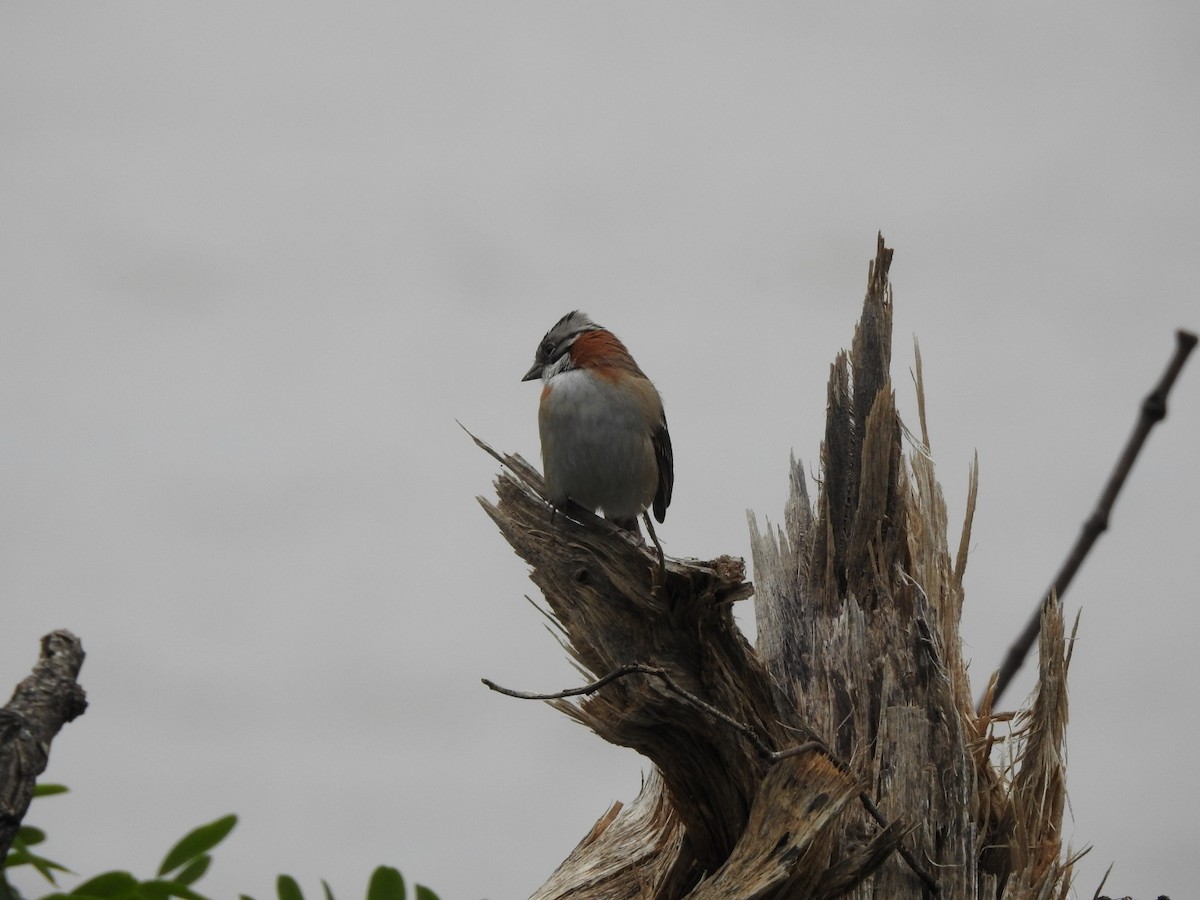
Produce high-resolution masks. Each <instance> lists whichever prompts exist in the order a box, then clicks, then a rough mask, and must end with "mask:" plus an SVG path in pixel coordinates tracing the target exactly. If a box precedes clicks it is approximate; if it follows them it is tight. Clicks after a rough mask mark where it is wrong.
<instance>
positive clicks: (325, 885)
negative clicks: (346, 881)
mask: <svg viewBox="0 0 1200 900" xmlns="http://www.w3.org/2000/svg"><path fill="white" fill-rule="evenodd" d="M321 887H323V888H325V900H333V891H331V890H330V889H329V882H328V881H326V880H325V879H324V878H322V879H321Z"/></svg>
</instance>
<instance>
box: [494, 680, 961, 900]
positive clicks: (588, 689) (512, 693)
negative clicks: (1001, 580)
mask: <svg viewBox="0 0 1200 900" xmlns="http://www.w3.org/2000/svg"><path fill="white" fill-rule="evenodd" d="M634 674H642V675H653V676H655V677H656V678H659V679H661V680H662V682H663V684H665V685H666V686H667V688H668V689H669V690H670V691H672V692H673V693H675V694H677V695H678V696H679V697H681V698H682V699H683V700H684V701H686V702H687V703H688V704H689V705H691V706H693V707H695V708H696V709H699V710H701V711H702V712H705V713H707V714H708V715H710V716H713V717H714V718H716V719H719V720H720V721H722V722H724V723H725V724H726V725H728V726H730V727H731V728H733V729H735V730H737V731H738V732H740V733H741V734H742V735H743V736H745V738H746V739H747V740H748V741H750V743H751V744H753V745H754V748H755V749H756V750H757V751H758V752H759V754H760V755H761V756H762V757H763V758H764V759H766V760H767V761H769V762H770V763H771V764H772V765H774V764H775V763H777V762H780V761H782V760H785V759H791V758H793V757H796V756H802V755H804V754H805V753H820V754H822V755H823V756H825V757H826V758H827V759H828V760H829V761H830V762H831V763H832V764H833V765H834V766H835V767H837V769H838V770H839V771H841V772H843V773H845V774H847V775H850V776H851V777H853V776H854V773H853V772H852V771H851V769H850V767H849V766H848V765H847V764H846V763H844V762H842V760H840V759H839V758H838V757H837V756H836V755H835V754H834V753H833V751H832V750H830V749H829V748H828V747H827V746H826V745H825V743H824V742H823V741H817V740H810V741H805V742H804V743H803V744H797V745H796V746H794V747H788V748H786V749H783V750H772V749H771V747H770V745H768V744H767V743H766V742H765V741H764V740H763V739H762V738H760V737H759V736H758V733H757V732H756V731H755V730H754V728H753V727H751V726H750V725H748V724H746V723H745V722H739V721H738V720H737V719H735V718H733V717H732V716H730V715H729V714H728V713H724V712H722V711H721V710H719V709H717V708H716V707H715V706H713V705H712V704H711V703H707V702H705V701H704V700H701V699H700V698H699V697H697V696H696V695H695V694H693V693H692V692H691V691H688V690H685V689H684V688H682V687H680V686H679V685H678V684H676V683H675V680H674V679H673V678H671V676H670V675H668V674H667V673H666V671H665V670H664V669H660V668H658V667H657V666H648V665H646V664H645V663H629V664H628V665H624V666H621V667H619V668H617V669H613V670H612V671H611V672H609V673H608V674H607V675H605V676H604V677H603V678H598V679H597V680H595V681H593V682H590V683H588V684H585V685H583V686H582V687H577V688H567V689H566V690H562V691H555V692H554V693H552V694H535V693H531V692H529V691H516V690H513V689H512V688H506V687H501V686H500V685H498V684H496V683H495V682H494V681H491V680H489V679H487V678H483V679H481V680H482V681H483V683H484V684H485V685H487V686H488V687H489V688H491V689H492V690H493V691H496V692H497V693H501V694H505V695H506V696H509V697H516V698H517V699H519V700H564V699H566V698H567V697H578V696H580V695H583V694H594V693H595V692H596V691H598V690H600V689H601V688H603V687H605V686H606V685H609V684H612V683H613V682H614V681H617V680H618V679H621V678H624V677H625V676H626V675H634ZM858 799H859V801H860V802H861V803H862V805H863V808H864V809H866V811H867V813H868V814H869V815H870V816H871V818H872V819H874V820H875V821H876V823H877V824H878V825H879V827H880V828H884V829H886V828H888V827H889V826H888V820H887V818H886V817H885V816H884V815H883V813H881V812H880V811H879V807H878V806H876V805H875V802H874V801H873V800H872V799H871V798H870V796H869V795H868V794H867V792H866V791H859V793H858ZM896 850H897V852H898V853H899V854H900V857H901V858H902V859H903V860H904V862H905V863H907V864H908V867H909V868H910V869H912V870H913V872H914V873H915V874H916V876H917V877H918V878H920V879H921V881H922V882H924V884H925V886H926V887H927V888H928V889H929V890H930V892H932V893H934V894H937V893H940V892H941V885H939V884H938V882H937V879H935V878H934V877H933V876H932V875H930V874H929V873H928V872H926V871H925V870H924V869H922V868H921V865H920V863H919V862H918V861H917V858H916V857H915V856H914V855H913V854H912V852H911V851H909V850H908V848H906V847H905V846H904V845H903V844H897V845H896Z"/></svg>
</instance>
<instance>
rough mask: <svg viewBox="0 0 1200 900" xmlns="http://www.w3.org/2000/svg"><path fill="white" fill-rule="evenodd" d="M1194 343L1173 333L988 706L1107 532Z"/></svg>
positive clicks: (1008, 657) (1014, 646) (1009, 679)
mask: <svg viewBox="0 0 1200 900" xmlns="http://www.w3.org/2000/svg"><path fill="white" fill-rule="evenodd" d="M1196 340H1197V339H1196V335H1194V334H1192V333H1191V332H1187V331H1183V330H1180V331H1177V332H1175V352H1174V354H1173V355H1172V356H1171V361H1170V362H1169V363H1168V364H1167V369H1166V371H1165V372H1163V375H1162V378H1161V379H1159V382H1158V384H1157V385H1155V387H1154V390H1152V391H1151V392H1150V393H1149V394H1147V395H1146V398H1145V399H1144V400H1143V401H1142V405H1141V409H1140V412H1139V414H1138V419H1137V422H1136V423H1135V424H1134V426H1133V433H1132V434H1131V435H1130V436H1129V441H1128V442H1127V443H1126V444H1125V449H1124V451H1123V452H1122V453H1121V457H1120V459H1118V460H1117V464H1116V467H1115V468H1114V469H1113V472H1112V475H1111V476H1109V479H1108V484H1106V485H1105V487H1104V492H1103V493H1102V494H1101V495H1100V500H1099V502H1097V504H1096V508H1095V510H1094V511H1093V512H1092V515H1091V517H1090V518H1089V519H1088V520H1087V521H1086V522H1084V523H1083V530H1082V531H1081V532H1080V534H1079V538H1078V540H1076V541H1075V546H1074V547H1072V548H1071V552H1070V553H1069V554H1068V555H1067V558H1066V560H1065V561H1064V562H1063V564H1062V568H1061V569H1059V571H1058V574H1057V575H1056V576H1055V577H1054V582H1053V584H1051V585H1050V588H1049V589H1048V590H1047V591H1046V593H1045V594H1044V595H1043V597H1042V599H1041V601H1040V602H1039V603H1038V605H1037V608H1036V609H1035V610H1034V611H1033V615H1032V616H1031V617H1030V619H1029V622H1028V623H1027V624H1026V625H1025V629H1024V630H1023V631H1022V632H1021V634H1020V635H1019V636H1018V637H1017V639H1016V640H1015V641H1013V643H1012V646H1011V647H1009V648H1008V653H1007V654H1005V657H1004V662H1003V664H1002V665H1001V666H1000V670H999V672H998V673H997V675H996V686H995V688H994V689H993V691H992V696H991V702H992V703H993V704H994V703H995V702H996V701H997V700H999V699H1000V695H1001V694H1003V693H1004V690H1005V688H1007V687H1008V685H1009V684H1010V683H1011V682H1012V680H1013V676H1015V675H1016V674H1017V671H1018V670H1019V669H1020V668H1021V665H1022V664H1023V663H1024V662H1025V657H1026V656H1028V655H1029V651H1030V650H1031V649H1032V648H1033V643H1034V641H1036V640H1037V636H1038V627H1039V624H1040V622H1041V616H1042V608H1043V607H1044V605H1045V604H1046V603H1047V602H1048V599H1049V597H1050V596H1051V595H1056V596H1058V597H1059V598H1060V599H1061V598H1062V596H1063V595H1064V594H1065V593H1066V592H1067V588H1068V587H1069V586H1070V584H1071V581H1072V580H1073V579H1074V578H1075V573H1076V572H1078V571H1079V567H1080V566H1082V565H1083V561H1084V559H1085V558H1086V557H1087V555H1088V552H1089V551H1090V550H1091V549H1092V546H1093V545H1094V544H1095V543H1096V540H1097V538H1099V537H1100V535H1102V534H1103V533H1104V532H1105V531H1106V530H1107V529H1108V522H1109V518H1110V517H1111V516H1112V511H1113V505H1114V504H1115V503H1116V501H1117V495H1118V494H1119V493H1120V492H1121V488H1122V487H1124V485H1125V480H1126V479H1127V478H1128V477H1129V473H1130V472H1131V471H1132V470H1133V464H1134V462H1136V461H1137V458H1138V454H1139V453H1141V451H1142V446H1143V445H1144V444H1145V443H1146V438H1147V437H1148V436H1149V434H1150V430H1151V429H1152V428H1153V427H1154V426H1155V425H1157V424H1158V423H1159V422H1161V421H1162V420H1163V419H1165V418H1166V417H1167V395H1168V394H1170V392H1171V388H1172V387H1174V385H1175V380H1176V379H1177V378H1178V377H1179V373H1180V371H1182V369H1183V365H1184V363H1186V362H1187V358H1188V355H1189V354H1190V353H1191V352H1192V350H1193V349H1194V348H1195V346H1196Z"/></svg>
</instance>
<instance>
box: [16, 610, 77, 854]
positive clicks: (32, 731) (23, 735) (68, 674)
mask: <svg viewBox="0 0 1200 900" xmlns="http://www.w3.org/2000/svg"><path fill="white" fill-rule="evenodd" d="M82 666H83V645H82V644H81V643H80V642H79V639H78V638H77V637H75V635H73V634H71V632H69V631H61V630H60V631H52V632H50V634H48V635H46V636H45V637H44V638H42V652H41V658H40V659H39V660H38V663H37V665H35V666H34V667H33V671H32V672H31V673H30V674H29V676H28V677H27V678H26V679H25V680H24V681H22V682H21V683H20V684H19V685H17V689H16V690H15V691H14V692H13V696H12V699H11V700H10V701H9V702H8V705H7V706H6V707H4V709H2V710H0V859H3V858H5V857H6V856H7V855H8V850H9V848H10V847H11V846H12V841H13V838H14V837H15V836H16V833H17V829H18V828H20V826H21V820H22V819H24V818H25V813H26V811H27V810H28V809H29V801H30V800H32V799H33V788H34V785H35V783H36V781H37V777H38V776H39V775H41V774H42V772H44V771H45V770H46V762H47V761H48V759H49V756H50V742H51V741H52V740H53V739H54V737H55V736H56V735H57V734H58V732H59V730H60V729H61V728H62V727H63V725H65V724H66V723H67V722H70V721H71V720H72V719H75V718H76V717H78V716H81V715H83V712H84V710H86V709H87V699H86V695H85V694H84V692H83V688H82V687H80V685H79V682H78V681H76V678H78V676H79V670H80V668H81V667H82Z"/></svg>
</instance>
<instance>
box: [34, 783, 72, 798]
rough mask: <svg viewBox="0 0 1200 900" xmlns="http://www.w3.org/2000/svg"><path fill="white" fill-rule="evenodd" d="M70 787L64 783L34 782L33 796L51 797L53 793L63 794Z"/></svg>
mask: <svg viewBox="0 0 1200 900" xmlns="http://www.w3.org/2000/svg"><path fill="white" fill-rule="evenodd" d="M68 790H70V788H68V787H67V786H66V785H65V784H35V785H34V786H33V796H35V797H52V796H53V795H55V794H65V793H66V792H67V791H68Z"/></svg>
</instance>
